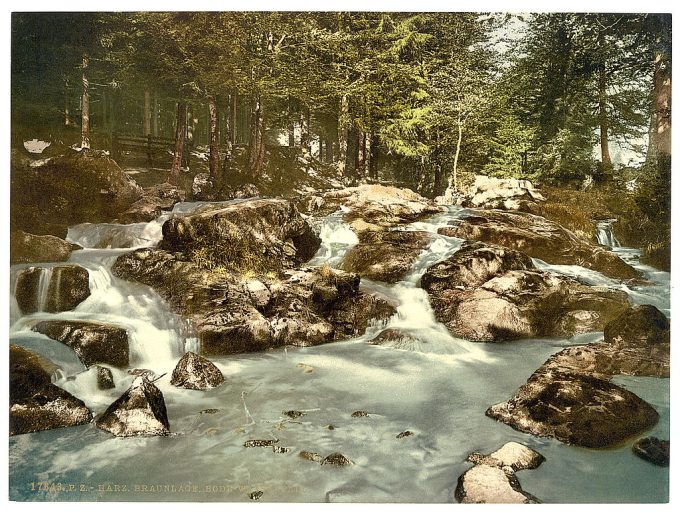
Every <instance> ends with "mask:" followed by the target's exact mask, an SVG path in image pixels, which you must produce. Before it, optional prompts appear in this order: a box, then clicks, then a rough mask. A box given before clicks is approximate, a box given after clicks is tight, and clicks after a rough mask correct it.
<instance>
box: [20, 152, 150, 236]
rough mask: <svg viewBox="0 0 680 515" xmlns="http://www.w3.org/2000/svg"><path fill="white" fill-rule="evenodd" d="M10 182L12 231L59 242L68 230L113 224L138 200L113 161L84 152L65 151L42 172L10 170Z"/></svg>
mask: <svg viewBox="0 0 680 515" xmlns="http://www.w3.org/2000/svg"><path fill="white" fill-rule="evenodd" d="M11 181H12V184H11V188H12V197H11V199H10V200H11V227H12V229H13V230H17V229H21V230H24V231H27V232H32V233H36V234H54V235H56V236H62V237H63V236H65V234H66V229H67V227H69V226H71V225H74V224H77V223H81V222H91V223H96V222H107V221H111V220H113V219H115V218H116V217H117V216H118V214H119V213H122V212H124V211H125V210H127V209H128V208H129V207H130V206H131V205H132V204H133V203H134V202H135V201H136V200H138V199H139V198H140V197H141V196H142V189H141V188H140V187H139V186H138V185H137V184H136V183H135V182H134V181H133V180H131V179H130V178H129V177H128V176H127V175H126V174H125V172H123V170H121V168H120V167H119V166H118V165H117V164H116V162H115V161H113V160H112V159H111V158H109V157H108V156H106V155H105V154H104V153H102V152H96V151H88V150H84V151H80V152H76V151H73V150H67V151H66V152H65V153H64V154H63V155H60V156H57V157H54V158H52V159H50V160H49V161H48V162H47V163H45V164H43V165H42V166H38V167H31V168H29V169H14V168H13V170H12V179H11ZM27 206H30V208H27Z"/></svg>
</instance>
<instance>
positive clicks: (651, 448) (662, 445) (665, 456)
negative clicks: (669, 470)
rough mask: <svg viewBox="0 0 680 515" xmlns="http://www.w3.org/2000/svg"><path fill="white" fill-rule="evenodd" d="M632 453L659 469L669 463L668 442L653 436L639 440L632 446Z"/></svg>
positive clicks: (669, 444)
mask: <svg viewBox="0 0 680 515" xmlns="http://www.w3.org/2000/svg"><path fill="white" fill-rule="evenodd" d="M633 452H634V453H635V455H636V456H639V457H640V458H642V459H643V460H645V461H649V462H650V463H654V465H658V466H659V467H668V466H669V465H670V463H671V443H670V442H669V441H668V440H659V439H658V438H656V437H654V436H650V437H648V438H641V439H640V440H638V441H637V442H635V444H633Z"/></svg>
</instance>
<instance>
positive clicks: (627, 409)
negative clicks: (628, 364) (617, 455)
mask: <svg viewBox="0 0 680 515" xmlns="http://www.w3.org/2000/svg"><path fill="white" fill-rule="evenodd" d="M486 415H487V416H489V417H491V418H493V419H496V420H499V421H501V422H504V423H505V424H508V425H509V426H511V427H513V428H514V429H517V430H518V431H522V432H525V433H531V434H533V435H537V436H547V437H552V438H556V439H558V440H560V441H562V442H565V443H568V444H573V445H579V446H582V447H591V448H599V447H608V446H611V445H616V444H618V443H621V442H623V441H625V440H626V439H628V438H630V437H632V436H634V435H636V434H639V433H641V432H643V431H646V430H648V429H650V428H651V427H653V426H654V425H655V424H656V423H657V421H658V419H659V415H658V414H657V412H656V411H655V410H654V408H653V407H652V406H650V405H649V404H647V403H646V402H645V401H643V400H642V399H640V398H639V397H637V396H636V395H635V394H633V393H631V392H629V391H627V390H624V389H623V388H621V387H619V386H616V385H614V384H612V383H610V382H608V381H606V380H602V379H599V378H596V377H593V376H589V375H584V374H580V373H573V372H568V371H553V370H549V369H547V370H546V369H539V370H537V371H536V372H534V374H533V375H532V376H531V377H530V378H529V379H528V381H527V383H526V384H525V385H523V386H521V387H520V388H519V390H517V392H516V393H515V395H514V396H513V397H512V398H511V399H510V400H509V401H507V402H502V403H499V404H496V405H494V406H491V407H490V408H489V409H488V410H487V411H486Z"/></svg>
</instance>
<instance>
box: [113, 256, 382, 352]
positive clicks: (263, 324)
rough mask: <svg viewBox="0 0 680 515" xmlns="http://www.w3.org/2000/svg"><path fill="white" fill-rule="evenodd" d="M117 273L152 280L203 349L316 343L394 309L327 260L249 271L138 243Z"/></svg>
mask: <svg viewBox="0 0 680 515" xmlns="http://www.w3.org/2000/svg"><path fill="white" fill-rule="evenodd" d="M113 273H114V274H115V275H117V276H119V277H123V278H125V279H131V280H136V281H139V282H142V283H144V284H147V285H149V286H152V287H153V288H154V289H155V290H156V291H157V292H159V293H160V294H161V295H162V296H163V297H165V298H166V299H167V300H168V301H169V302H170V304H171V305H172V307H173V309H175V310H176V311H177V312H179V313H181V314H183V315H184V316H188V317H189V318H190V319H191V322H192V325H193V326H194V327H195V329H196V330H197V332H198V335H199V339H200V342H201V353H202V354H205V355H224V354H236V353H241V352H254V351H261V350H265V349H267V348H271V347H279V346H282V345H298V346H307V345H318V344H320V343H325V342H329V341H333V340H338V339H344V338H349V337H352V336H357V335H360V334H363V333H364V332H365V330H366V328H367V327H368V326H369V324H370V323H371V321H372V320H374V319H379V320H386V319H387V318H389V317H390V316H392V314H393V313H394V307H393V306H392V305H390V304H389V303H388V302H387V301H385V300H383V299H381V298H379V297H376V296H375V295H371V294H367V293H364V292H362V291H361V290H360V289H359V276H358V275H356V274H350V273H347V272H343V271H340V270H333V269H330V268H326V267H320V268H305V269H300V270H288V269H287V270H281V271H279V274H278V276H272V275H271V274H270V275H266V274H264V275H261V276H259V277H258V278H257V279H251V278H248V277H244V276H242V275H241V274H239V273H236V272H228V271H220V272H219V273H216V272H214V271H211V270H205V269H202V268H200V267H199V266H197V265H196V264H195V263H193V262H190V261H184V260H180V259H177V257H176V254H171V253H169V252H166V251H163V250H157V249H141V250H137V251H134V252H132V253H130V254H126V255H123V256H121V257H119V258H118V260H117V261H116V264H115V265H114V267H113Z"/></svg>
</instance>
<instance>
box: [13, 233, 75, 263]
mask: <svg viewBox="0 0 680 515" xmlns="http://www.w3.org/2000/svg"><path fill="white" fill-rule="evenodd" d="M76 248H77V246H76ZM73 249H74V245H72V244H71V243H69V242H68V241H66V240H62V239H61V238H58V237H56V236H50V235H42V236H39V235H35V234H29V233H27V232H24V231H21V230H19V231H14V232H12V233H11V234H10V239H9V260H10V264H11V265H14V264H17V263H57V262H61V261H68V258H69V257H71V252H73Z"/></svg>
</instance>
